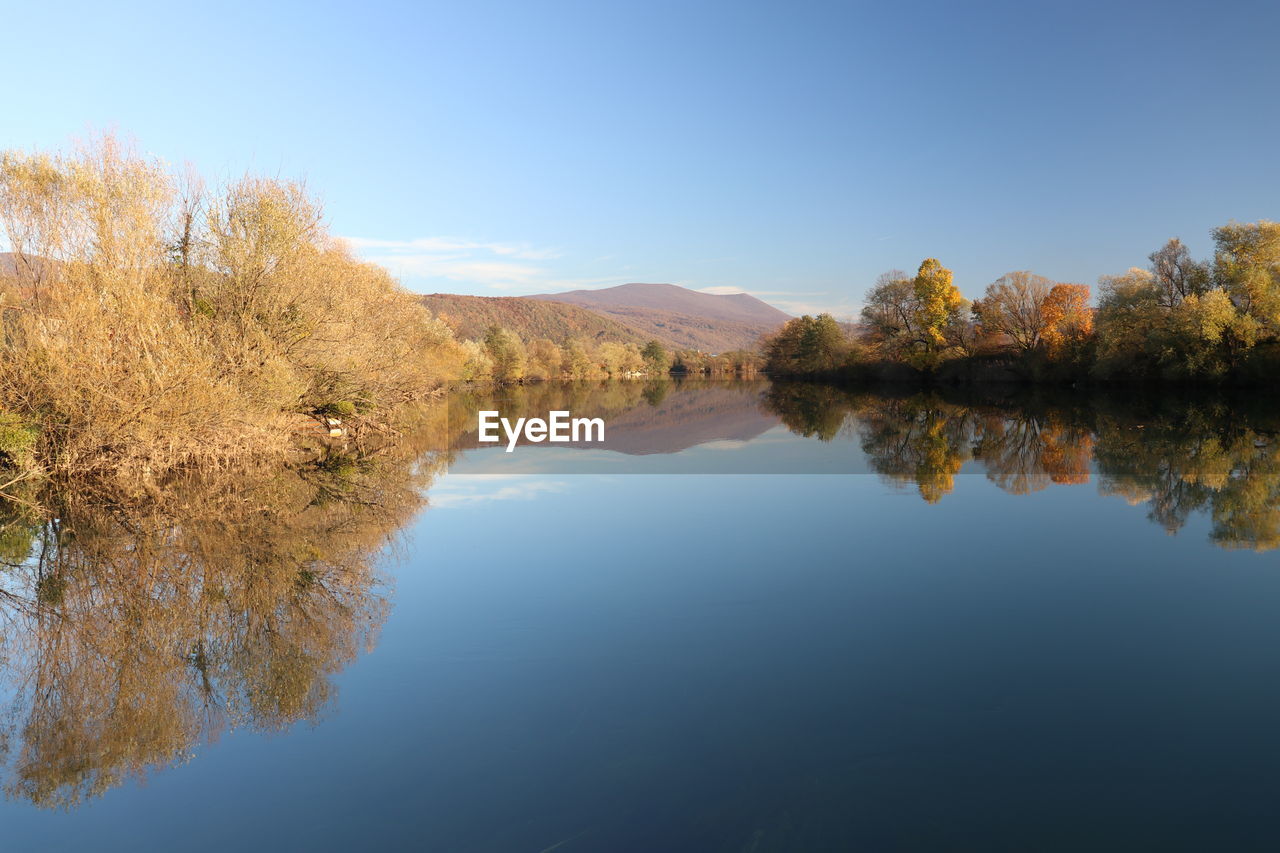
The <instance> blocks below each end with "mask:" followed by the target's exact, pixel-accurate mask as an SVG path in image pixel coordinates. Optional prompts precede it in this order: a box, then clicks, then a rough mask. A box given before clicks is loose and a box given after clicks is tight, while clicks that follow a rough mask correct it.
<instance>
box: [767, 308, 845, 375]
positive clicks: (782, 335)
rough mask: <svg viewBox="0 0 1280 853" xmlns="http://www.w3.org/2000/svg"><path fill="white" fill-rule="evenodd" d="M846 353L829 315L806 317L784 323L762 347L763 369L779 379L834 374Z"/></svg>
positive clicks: (837, 324)
mask: <svg viewBox="0 0 1280 853" xmlns="http://www.w3.org/2000/svg"><path fill="white" fill-rule="evenodd" d="M847 352H848V346H847V343H846V341H845V337H844V332H843V331H841V329H840V324H839V323H837V322H836V320H835V318H834V317H832V316H831V315H830V314H819V315H818V316H816V317H812V316H810V315H808V314H806V315H804V316H803V317H795V318H793V319H791V320H788V321H787V322H786V323H785V324H784V325H783V327H782V328H781V329H780V330H779V331H778V332H777V333H776V334H775V335H774V336H773V337H772V338H770V339H769V340H768V341H767V342H766V343H765V358H766V366H767V369H768V370H769V371H770V372H772V373H776V374H778V375H780V376H787V375H793V376H794V375H812V374H818V373H825V372H828V371H831V370H835V369H836V368H837V367H839V366H840V365H841V364H842V363H843V361H844V357H845V355H846V353H847Z"/></svg>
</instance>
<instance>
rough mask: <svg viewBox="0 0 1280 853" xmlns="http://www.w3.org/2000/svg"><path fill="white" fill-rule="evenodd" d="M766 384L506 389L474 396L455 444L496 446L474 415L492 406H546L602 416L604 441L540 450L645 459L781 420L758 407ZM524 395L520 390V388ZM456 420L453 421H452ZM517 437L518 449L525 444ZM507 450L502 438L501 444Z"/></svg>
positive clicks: (528, 409)
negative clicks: (484, 437) (483, 437)
mask: <svg viewBox="0 0 1280 853" xmlns="http://www.w3.org/2000/svg"><path fill="white" fill-rule="evenodd" d="M767 387H768V383H767V382H764V381H758V382H717V381H714V380H710V381H699V380H689V381H685V382H668V381H662V382H653V383H640V382H630V383H590V384H584V383H578V384H568V383H541V384H539V385H535V386H526V388H523V389H505V390H503V391H499V392H495V393H493V394H489V395H477V396H476V397H474V398H472V399H471V400H470V401H469V402H470V405H469V406H468V407H467V408H468V410H469V411H467V412H466V414H462V413H451V415H450V417H451V419H452V418H457V417H466V418H468V420H467V421H466V423H467V427H466V430H465V432H464V433H463V434H462V435H461V437H460V438H459V439H458V440H457V443H456V444H455V445H454V447H455V448H456V449H473V448H482V447H484V448H493V447H495V445H493V444H481V443H480V442H479V440H478V438H477V432H476V420H477V416H476V413H477V412H479V411H480V410H482V409H491V410H497V411H500V412H501V413H502V416H503V417H505V418H507V419H508V420H510V421H512V422H514V421H515V419H516V418H546V417H547V413H548V412H551V411H568V412H571V413H572V415H573V417H575V418H582V417H586V418H596V417H598V418H603V419H604V422H605V440H604V441H603V442H568V443H564V444H554V445H552V444H548V443H546V442H541V443H539V444H538V445H535V446H542V447H578V448H587V449H593V450H612V451H614V452H617V453H625V454H628V455H635V456H643V455H648V454H654V453H678V452H679V451H681V450H686V449H688V448H690V447H694V446H697V445H699V444H707V443H709V442H713V441H750V440H751V439H753V438H755V437H757V436H759V435H761V434H762V433H764V432H765V431H766V430H768V429H769V428H770V427H774V426H777V425H778V423H779V420H778V417H777V416H776V415H771V414H768V413H767V412H766V411H765V410H764V409H763V408H762V407H761V404H760V401H761V397H762V396H763V394H764V391H765V389H766V388H767ZM522 392H523V393H522ZM455 422H456V421H455ZM529 444H530V442H527V441H524V440H521V441H520V442H519V446H521V447H523V446H525V445H529ZM502 446H504V447H505V440H504V442H502Z"/></svg>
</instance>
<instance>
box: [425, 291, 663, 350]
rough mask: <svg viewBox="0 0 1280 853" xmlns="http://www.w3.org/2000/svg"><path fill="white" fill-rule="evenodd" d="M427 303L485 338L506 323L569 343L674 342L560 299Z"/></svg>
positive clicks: (530, 335) (463, 332) (461, 331)
mask: <svg viewBox="0 0 1280 853" xmlns="http://www.w3.org/2000/svg"><path fill="white" fill-rule="evenodd" d="M422 303H423V304H424V305H426V306H427V308H429V309H430V310H431V311H432V312H433V313H435V314H438V315H439V316H441V317H442V318H444V320H445V321H446V322H448V323H449V325H450V326H452V327H453V330H454V333H455V334H456V335H457V336H458V337H460V338H472V339H480V338H482V337H484V333H485V331H486V330H487V329H488V328H489V327H490V326H494V325H497V326H504V327H506V328H508V329H510V330H512V331H513V332H515V333H516V334H518V335H520V337H521V338H523V339H524V340H526V341H532V340H534V339H536V338H550V339H551V340H553V341H555V342H556V343H564V342H565V341H567V340H569V339H570V338H586V339H588V340H602V341H618V342H619V343H634V344H640V345H643V344H645V343H646V342H648V341H649V340H650V339H652V338H654V337H657V338H658V339H659V340H661V341H662V342H663V343H665V344H667V345H669V346H673V345H674V343H673V342H671V341H669V340H667V339H666V337H665V336H662V335H646V334H644V333H642V332H640V331H638V330H636V329H633V328H631V327H630V326H627V325H624V324H622V323H620V322H618V321H617V320H614V319H611V318H609V317H606V316H604V315H602V314H597V313H596V312H594V311H589V310H587V309H586V308H579V307H578V306H576V305H568V304H564V303H558V302H543V301H540V300H536V299H528V298H525V297H520V296H460V295H457V294H451V293H432V294H429V295H427V296H423V297H422Z"/></svg>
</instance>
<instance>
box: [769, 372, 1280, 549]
mask: <svg viewBox="0 0 1280 853" xmlns="http://www.w3.org/2000/svg"><path fill="white" fill-rule="evenodd" d="M1071 402H1073V403H1075V404H1076V405H1075V406H1074V407H1071V408H1067V407H1055V406H1046V405H1027V406H1017V405H1011V404H1008V403H1001V404H993V403H991V402H983V401H978V402H974V401H971V400H964V401H963V402H959V403H957V402H952V401H951V399H949V398H947V397H946V396H945V395H939V394H916V395H914V396H910V397H889V396H876V395H869V394H863V395H854V394H850V393H847V392H841V391H836V390H833V389H830V388H820V387H816V386H810V385H804V384H794V385H792V384H788V385H778V386H775V387H774V388H773V389H771V390H770V392H769V393H768V395H767V396H766V405H767V406H768V408H769V409H770V410H772V411H774V412H775V413H777V414H778V416H779V417H780V418H781V419H782V421H783V422H784V423H785V424H786V425H787V426H788V427H790V428H791V430H792V431H793V432H796V433H797V434H799V435H803V436H811V437H817V438H820V439H823V440H830V439H831V438H833V437H834V436H835V435H836V434H838V433H839V432H840V431H841V430H842V429H849V428H856V430H857V433H858V435H859V436H860V437H861V443H862V450H863V452H864V453H865V454H866V455H867V458H868V462H869V464H870V466H871V468H872V470H874V471H876V472H877V473H879V474H880V475H881V476H883V477H884V478H885V479H887V480H889V481H890V482H893V483H899V484H901V483H910V484H913V485H915V486H916V487H917V488H918V489H919V492H920V496H921V497H922V498H924V499H925V500H926V501H928V502H929V503H936V502H937V501H939V500H941V498H942V497H943V496H944V495H946V494H949V493H950V492H951V491H952V489H953V488H954V482H955V481H954V478H955V475H956V474H957V473H958V472H959V471H960V469H961V467H962V466H963V465H964V463H965V462H966V461H967V460H969V459H973V460H974V461H975V462H977V463H978V464H980V465H981V466H982V468H983V470H984V471H985V472H986V475H987V478H988V479H989V480H990V481H991V482H993V483H995V484H996V485H997V486H999V487H1000V488H1001V489H1003V490H1004V491H1007V492H1009V493H1011V494H1017V495H1022V494H1029V493H1031V492H1036V491H1040V490H1042V489H1045V488H1048V487H1049V486H1050V485H1051V484H1078V483H1087V482H1089V479H1090V476H1091V469H1092V468H1093V467H1095V466H1096V468H1097V470H1098V473H1099V486H1098V488H1099V491H1100V492H1101V493H1102V494H1104V495H1118V496H1121V497H1123V498H1125V499H1126V500H1127V501H1129V502H1130V503H1135V504H1137V503H1145V504H1147V505H1148V517H1149V518H1150V519H1151V520H1152V521H1153V522H1155V523H1156V524H1159V525H1160V526H1161V527H1163V528H1164V529H1165V530H1167V531H1169V532H1170V533H1173V532H1176V531H1178V530H1180V529H1181V528H1182V526H1183V525H1184V524H1186V522H1187V519H1188V518H1189V517H1190V516H1191V515H1192V514H1193V513H1196V512H1207V513H1208V514H1209V516H1210V519H1211V520H1212V523H1213V527H1212V530H1211V532H1210V538H1211V539H1212V541H1213V542H1215V543H1217V544H1219V545H1221V546H1223V547H1228V548H1254V549H1257V550H1267V549H1272V548H1277V547H1280V439H1278V438H1277V436H1278V435H1280V423H1276V420H1275V418H1274V417H1271V418H1268V417H1267V416H1266V415H1265V413H1263V414H1258V413H1255V412H1251V411H1242V410H1241V409H1240V408H1238V407H1231V406H1224V405H1219V404H1205V403H1203V402H1201V403H1200V404H1198V405H1190V404H1187V403H1184V402H1179V401H1177V400H1166V401H1164V402H1163V406H1162V408H1160V409H1158V410H1157V411H1155V412H1154V413H1153V412H1151V411H1149V410H1147V409H1145V408H1141V404H1140V403H1139V402H1136V401H1135V402H1126V403H1124V404H1121V405H1118V406H1117V405H1115V404H1114V401H1109V400H1106V399H1103V398H1099V399H1095V400H1093V401H1091V404H1090V406H1089V407H1087V408H1082V407H1080V406H1079V403H1080V401H1079V400H1078V399H1076V400H1073V401H1071Z"/></svg>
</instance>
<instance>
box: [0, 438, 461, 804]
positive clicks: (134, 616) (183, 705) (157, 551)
mask: <svg viewBox="0 0 1280 853" xmlns="http://www.w3.org/2000/svg"><path fill="white" fill-rule="evenodd" d="M424 458H425V459H427V460H428V461H427V462H426V464H423V463H422V462H421V461H418V462H415V461H414V460H413V459H411V458H399V459H397V458H392V457H391V456H378V455H366V456H363V457H358V456H346V455H341V454H331V455H329V456H328V457H327V458H325V459H323V460H321V461H320V462H319V463H318V464H313V465H308V466H306V467H299V468H293V469H290V470H284V471H275V472H255V473H256V474H258V476H253V475H251V476H248V477H245V478H243V479H242V480H241V482H240V483H239V484H229V483H226V482H213V481H209V480H207V479H206V480H205V481H204V482H200V483H195V482H190V483H171V484H168V488H167V489H166V494H167V496H168V497H167V498H166V499H165V501H164V505H163V506H159V507H156V506H153V507H149V508H147V509H135V510H127V509H120V508H115V509H111V510H108V509H103V508H101V504H96V505H90V504H86V503H84V502H82V501H79V500H77V499H74V498H66V497H65V496H63V504H62V506H61V508H60V509H59V511H58V512H57V513H56V514H55V515H54V517H53V518H52V520H48V521H44V522H43V523H38V524H37V525H35V527H34V529H33V530H32V535H30V536H29V538H28V539H27V540H26V541H27V544H28V546H29V547H25V548H24V547H21V545H18V546H14V547H6V549H5V551H4V553H3V555H0V561H3V562H0V611H2V615H3V618H4V619H5V622H4V624H3V629H2V630H0V656H2V657H3V659H4V661H5V663H6V669H7V674H8V676H9V678H10V681H11V683H12V685H13V692H14V693H15V695H16V699H15V702H14V709H13V711H14V714H15V717H14V719H16V720H18V721H19V722H18V723H17V724H16V727H15V728H14V730H13V731H12V732H11V733H10V737H9V738H8V739H9V740H10V741H12V743H13V745H14V748H13V750H12V752H13V753H14V754H13V755H11V756H9V761H8V763H9V764H10V765H11V768H10V771H11V772H10V779H9V781H8V783H7V786H6V787H7V790H8V792H9V793H10V794H11V795H14V796H19V797H22V798H25V799H29V800H31V801H32V802H34V803H36V804H38V805H44V806H66V807H69V806H72V805H75V804H77V803H80V802H82V801H84V800H86V799H88V798H91V797H93V796H96V795H98V794H100V793H102V792H103V791H105V790H107V789H109V788H111V787H112V786H114V785H117V784H119V783H120V782H121V781H123V780H124V779H125V778H128V777H140V776H143V775H145V773H146V772H147V771H148V770H149V769H151V768H155V767H162V766H166V765H170V764H174V763H178V762H181V761H184V760H186V759H187V758H189V757H190V755H191V751H192V749H193V748H194V747H196V746H197V745H199V744H200V743H201V742H205V741H208V740H210V739H213V738H216V737H217V736H218V734H219V733H220V732H221V731H223V730H224V729H227V728H230V727H236V726H250V727H253V728H257V729H261V730H280V729H283V728H286V727H288V726H290V725H292V724H294V723H297V722H300V721H307V720H312V721H314V720H316V719H317V718H318V716H319V714H320V713H321V711H322V710H323V708H324V707H325V706H326V703H328V702H329V700H330V699H331V698H332V695H333V687H332V684H331V681H330V679H331V677H332V676H333V675H334V674H335V673H337V672H338V671H340V670H341V669H342V668H343V667H344V666H346V665H347V664H348V663H349V662H350V661H351V660H352V659H354V658H355V656H356V655H357V654H358V653H359V652H360V651H361V650H362V649H365V648H367V647H369V646H371V645H372V644H373V642H374V641H375V639H376V634H377V631H378V629H379V626H380V625H381V624H382V621H383V620H384V618H385V615H386V607H387V604H386V599H385V597H384V596H383V594H382V592H381V588H382V587H381V584H380V579H379V576H378V574H377V571H376V557H377V556H378V554H379V553H380V552H381V551H382V549H383V548H384V547H385V546H386V545H387V544H388V541H389V538H390V537H391V536H392V535H393V534H394V532H395V531H396V530H397V529H398V528H399V527H400V526H401V525H402V524H404V523H405V522H406V521H407V520H408V519H409V517H410V516H411V515H412V514H413V513H414V512H415V511H416V510H417V509H418V508H419V507H420V506H421V504H422V499H423V497H422V496H423V491H424V489H425V487H426V486H427V485H428V484H429V482H430V480H431V478H432V477H433V476H434V472H435V470H436V466H435V465H434V464H433V463H432V462H431V461H430V460H431V457H424ZM246 484H248V485H246ZM4 528H5V522H4V520H3V519H0V530H3V529H4ZM28 529H29V530H31V528H28ZM5 541H6V542H8V541H9V540H8V539H6V540H5Z"/></svg>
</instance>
